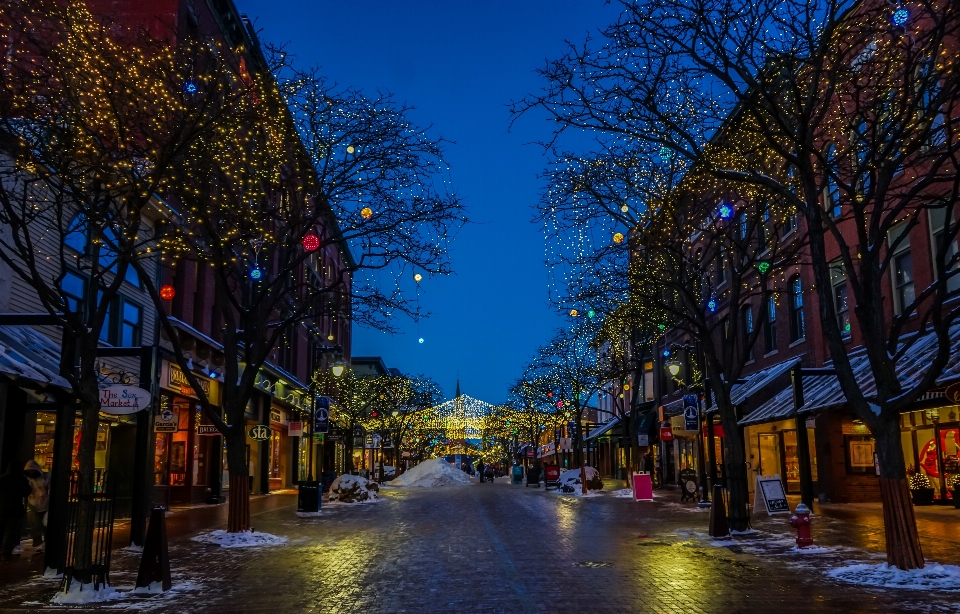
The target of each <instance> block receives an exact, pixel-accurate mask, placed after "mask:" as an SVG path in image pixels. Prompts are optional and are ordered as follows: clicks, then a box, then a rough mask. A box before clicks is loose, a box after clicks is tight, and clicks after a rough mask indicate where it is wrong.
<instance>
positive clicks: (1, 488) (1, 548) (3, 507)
mask: <svg viewBox="0 0 960 614" xmlns="http://www.w3.org/2000/svg"><path fill="white" fill-rule="evenodd" d="M22 466H23V465H22V464H21V462H20V460H19V459H15V460H13V461H10V463H9V464H8V465H7V471H6V473H4V474H3V475H0V560H3V561H9V560H10V559H11V558H12V557H13V551H14V549H15V548H17V547H18V546H19V545H20V531H21V529H22V528H23V514H24V507H23V500H24V499H25V498H26V497H28V496H29V495H30V482H29V481H27V476H25V475H23V469H21V467H22Z"/></svg>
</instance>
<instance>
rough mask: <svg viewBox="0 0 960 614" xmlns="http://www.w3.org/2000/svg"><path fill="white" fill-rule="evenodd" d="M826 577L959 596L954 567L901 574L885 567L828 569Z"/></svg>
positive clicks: (957, 572) (958, 575) (933, 566)
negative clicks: (943, 592) (944, 592)
mask: <svg viewBox="0 0 960 614" xmlns="http://www.w3.org/2000/svg"><path fill="white" fill-rule="evenodd" d="M826 574H827V575H828V576H829V577H831V578H833V579H835V580H840V581H842V582H848V583H850V584H861V585H864V586H879V587H882V588H905V589H912V590H939V591H946V592H950V593H956V592H960V567H957V566H956V565H936V564H931V565H927V566H926V567H924V568H923V569H911V570H910V571H903V570H902V569H898V568H897V567H890V566H889V565H887V564H886V563H880V564H879V565H869V564H859V565H847V566H846V567H839V568H837V569H831V570H830V571H828V572H826Z"/></svg>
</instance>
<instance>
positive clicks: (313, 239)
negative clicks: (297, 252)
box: [301, 232, 320, 252]
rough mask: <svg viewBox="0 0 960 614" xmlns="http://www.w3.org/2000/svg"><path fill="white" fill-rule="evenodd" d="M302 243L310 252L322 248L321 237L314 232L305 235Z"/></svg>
mask: <svg viewBox="0 0 960 614" xmlns="http://www.w3.org/2000/svg"><path fill="white" fill-rule="evenodd" d="M301 243H302V244H303V249H305V250H307V251H308V252H315V251H317V250H318V249H320V237H318V236H317V235H315V234H313V233H312V232H311V233H310V234H308V235H306V236H304V237H303V241H301Z"/></svg>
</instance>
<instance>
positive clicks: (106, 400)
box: [100, 386, 150, 415]
mask: <svg viewBox="0 0 960 614" xmlns="http://www.w3.org/2000/svg"><path fill="white" fill-rule="evenodd" d="M148 407H150V393H149V392H147V391H146V390H144V389H143V388H137V387H135V386H109V387H107V388H103V389H101V390H100V411H102V412H103V413H105V414H112V415H122V414H132V413H135V412H138V411H140V410H142V409H147V408H148Z"/></svg>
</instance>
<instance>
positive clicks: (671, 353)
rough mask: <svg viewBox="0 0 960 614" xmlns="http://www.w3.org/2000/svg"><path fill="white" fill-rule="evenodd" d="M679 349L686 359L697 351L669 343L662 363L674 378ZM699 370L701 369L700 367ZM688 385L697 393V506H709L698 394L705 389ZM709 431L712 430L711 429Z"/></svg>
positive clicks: (686, 346) (693, 347) (701, 414)
mask: <svg viewBox="0 0 960 614" xmlns="http://www.w3.org/2000/svg"><path fill="white" fill-rule="evenodd" d="M679 350H683V351H685V352H686V353H687V358H688V359H690V358H691V353H697V351H698V350H697V347H696V346H693V345H690V344H688V343H684V344H682V345H681V344H676V343H674V344H671V345H670V348H669V349H668V350H667V351H665V352H664V355H665V356H666V357H667V358H669V360H667V362H666V363H664V364H665V366H666V367H667V372H668V373H669V374H670V376H671V377H674V378H676V377H677V376H679V375H680V371H681V368H682V365H681V364H680V361H679V360H678V359H677V357H676V352H677V351H679ZM698 358H699V357H698V356H694V357H693V359H694V361H695V362H696V363H697V364H698V365H700V364H701V362H700V360H698ZM701 371H702V367H701ZM689 387H690V388H692V389H693V390H694V391H695V392H697V393H698V394H697V447H698V454H697V456H698V458H697V473H698V474H699V480H700V503H699V506H700V507H709V506H710V498H709V495H708V494H707V474H706V467H705V466H704V465H705V462H706V457H707V455H706V448H705V446H704V443H705V442H704V437H703V418H704V416H703V409H702V407H701V402H700V394H699V393H701V392H702V393H704V394H706V390H705V389H704V387H703V386H700V387H693V386H689ZM711 428H712V427H711ZM711 432H712V431H711Z"/></svg>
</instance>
